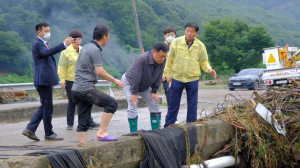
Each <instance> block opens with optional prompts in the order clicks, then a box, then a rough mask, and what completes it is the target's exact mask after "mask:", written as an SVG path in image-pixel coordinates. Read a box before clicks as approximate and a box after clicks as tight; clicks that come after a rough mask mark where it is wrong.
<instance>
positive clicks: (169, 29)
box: [164, 26, 176, 34]
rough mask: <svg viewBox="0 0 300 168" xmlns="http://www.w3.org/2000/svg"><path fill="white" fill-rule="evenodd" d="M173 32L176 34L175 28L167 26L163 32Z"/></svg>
mask: <svg viewBox="0 0 300 168" xmlns="http://www.w3.org/2000/svg"><path fill="white" fill-rule="evenodd" d="M171 32H174V33H175V34H176V29H175V28H174V27H171V26H168V27H166V28H165V30H164V34H167V33H171Z"/></svg>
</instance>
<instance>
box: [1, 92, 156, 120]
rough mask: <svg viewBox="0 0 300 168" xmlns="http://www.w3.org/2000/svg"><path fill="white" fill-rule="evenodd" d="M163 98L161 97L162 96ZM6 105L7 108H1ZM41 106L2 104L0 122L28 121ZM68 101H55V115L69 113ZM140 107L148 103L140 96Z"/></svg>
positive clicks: (122, 105)
mask: <svg viewBox="0 0 300 168" xmlns="http://www.w3.org/2000/svg"><path fill="white" fill-rule="evenodd" d="M160 99H161V98H160ZM116 100H117V101H118V106H119V109H124V108H127V101H126V99H116ZM1 106H2V107H5V108H1ZM39 106H40V103H39V102H30V103H22V104H18V103H15V104H4V105H0V122H19V121H28V120H30V119H31V117H32V116H33V114H34V113H35V111H36V110H37V109H38V107H39ZM67 106H68V101H67V100H62V101H57V102H54V103H53V116H54V117H55V116H56V117H57V116H66V115H67ZM138 106H139V107H145V106H146V104H145V103H144V101H143V100H142V98H139V105H138ZM101 111H103V108H101V107H98V106H93V108H92V112H101Z"/></svg>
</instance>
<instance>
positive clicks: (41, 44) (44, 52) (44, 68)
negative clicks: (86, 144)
mask: <svg viewBox="0 0 300 168" xmlns="http://www.w3.org/2000/svg"><path fill="white" fill-rule="evenodd" d="M35 30H36V32H37V38H36V39H35V41H34V42H33V45H32V57H33V61H34V67H35V69H34V85H35V88H36V90H37V91H38V93H39V96H40V102H41V106H40V107H39V108H38V109H37V111H36V112H35V113H34V115H33V116H32V118H31V120H30V122H29V124H28V125H27V127H26V128H25V129H24V130H23V133H22V134H23V135H24V136H27V137H28V138H29V139H32V140H35V141H39V140H40V139H39V138H38V137H37V136H36V135H35V131H36V129H37V127H38V126H39V124H40V122H41V120H43V122H44V129H45V140H63V138H62V137H59V136H57V135H56V134H55V133H54V132H53V130H52V123H51V121H52V113H53V101H52V93H53V88H54V86H55V85H57V84H58V81H59V80H58V76H57V70H56V61H55V59H54V57H53V55H54V54H56V53H59V52H60V51H62V50H64V49H66V47H67V46H68V45H69V44H70V43H72V42H73V41H74V40H73V38H71V37H69V38H66V39H65V40H64V42H62V43H60V44H58V45H57V46H55V47H50V46H49V44H48V42H47V41H48V40H49V39H50V26H49V24H48V23H47V22H40V23H38V24H37V25H36V26H35Z"/></svg>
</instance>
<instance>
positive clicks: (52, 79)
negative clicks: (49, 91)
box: [32, 38, 66, 86]
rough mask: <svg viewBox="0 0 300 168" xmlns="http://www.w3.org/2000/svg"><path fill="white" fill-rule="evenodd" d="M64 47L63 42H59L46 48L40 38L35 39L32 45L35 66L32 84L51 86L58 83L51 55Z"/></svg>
mask: <svg viewBox="0 0 300 168" xmlns="http://www.w3.org/2000/svg"><path fill="white" fill-rule="evenodd" d="M65 48H66V47H65V45H64V43H60V44H58V45H57V46H55V47H50V49H48V48H47V47H46V45H45V43H44V42H43V41H42V40H41V39H39V38H36V39H35V41H34V42H33V45H32V58H33V61H34V67H35V68H34V77H33V78H34V85H39V86H53V85H57V84H58V81H59V80H58V76H57V70H56V61H55V59H54V57H53V55H54V54H56V53H59V52H60V51H62V50H64V49H65Z"/></svg>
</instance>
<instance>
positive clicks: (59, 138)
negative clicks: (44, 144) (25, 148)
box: [45, 133, 64, 141]
mask: <svg viewBox="0 0 300 168" xmlns="http://www.w3.org/2000/svg"><path fill="white" fill-rule="evenodd" d="M63 139H64V138H63V137H59V136H57V135H56V134H55V133H53V134H52V135H50V136H45V141H61V140H63Z"/></svg>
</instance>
